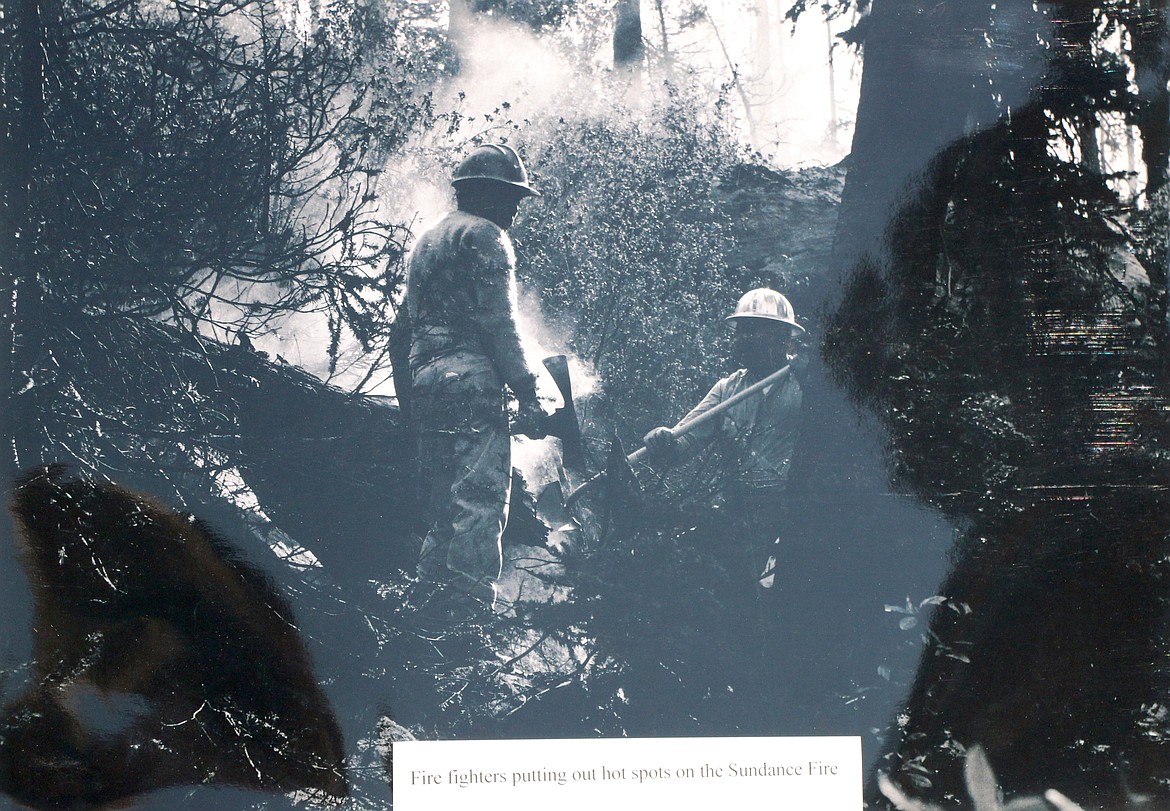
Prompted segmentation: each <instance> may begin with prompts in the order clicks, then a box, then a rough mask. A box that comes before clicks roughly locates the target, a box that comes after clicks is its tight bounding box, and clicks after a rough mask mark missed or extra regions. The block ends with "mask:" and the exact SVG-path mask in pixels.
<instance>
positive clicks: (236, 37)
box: [0, 0, 426, 344]
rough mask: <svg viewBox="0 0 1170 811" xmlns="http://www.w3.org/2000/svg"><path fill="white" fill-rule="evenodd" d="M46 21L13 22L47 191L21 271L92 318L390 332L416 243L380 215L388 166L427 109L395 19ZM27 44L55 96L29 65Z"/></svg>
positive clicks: (37, 198) (239, 1)
mask: <svg viewBox="0 0 1170 811" xmlns="http://www.w3.org/2000/svg"><path fill="white" fill-rule="evenodd" d="M39 12H40V13H39V14H38V15H33V14H32V13H31V12H29V13H25V14H12V15H6V16H5V18H4V23H3V28H2V29H0V38H2V39H3V42H4V52H5V54H7V55H8V56H7V57H6V60H5V64H4V85H5V87H6V88H7V91H8V94H9V96H10V98H11V99H13V102H14V103H13V105H12V108H11V110H12V111H13V112H14V113H15V115H14V116H13V118H11V119H10V127H9V129H8V139H9V142H10V143H11V142H15V141H19V140H20V139H22V138H25V139H28V140H29V143H28V144H25V145H23V146H25V147H26V148H27V154H28V165H27V166H26V167H25V169H26V171H27V174H28V176H29V177H31V178H33V179H34V180H33V185H32V188H31V194H30V196H29V205H28V208H27V210H26V211H24V212H17V213H18V214H20V213H23V215H24V222H14V223H13V227H14V228H16V229H19V230H21V231H22V232H23V236H22V239H24V240H25V244H26V245H27V246H28V247H27V248H26V249H25V250H26V252H27V255H28V256H29V257H30V258H31V259H32V262H31V263H30V264H29V265H27V266H21V267H12V266H11V265H7V263H6V265H7V266H6V267H5V271H6V272H7V273H10V274H18V275H20V276H21V277H22V278H24V279H26V280H29V283H30V284H35V286H36V287H38V288H40V289H41V290H42V291H43V295H44V296H45V297H46V298H47V299H49V300H51V301H53V302H56V303H58V304H61V303H66V302H67V303H69V304H70V306H75V307H78V308H80V309H82V310H83V311H85V312H90V313H131V314H137V315H141V316H146V317H165V318H169V319H174V320H176V321H178V322H181V323H186V324H188V325H190V326H192V327H194V326H197V325H198V326H201V327H202V328H203V329H207V328H209V327H221V328H231V329H232V330H233V331H242V332H245V333H247V332H251V331H254V330H257V329H260V328H262V327H263V325H264V324H265V323H266V322H267V321H268V319H270V318H271V317H272V316H273V315H274V314H278V313H283V312H286V311H289V310H294V309H295V310H301V311H304V310H310V309H316V310H321V311H323V312H326V313H327V314H328V315H329V317H330V320H331V324H332V326H333V333H334V340H335V341H336V340H337V337H338V333H339V331H340V330H341V328H342V325H348V326H349V327H351V328H352V329H353V330H354V332H355V334H356V335H357V337H358V338H359V339H361V340H362V341H363V343H367V344H368V343H370V342H373V341H374V340H376V336H377V333H378V330H379V325H380V324H383V323H384V321H385V315H386V314H385V312H384V308H385V302H386V296H385V291H386V289H387V286H388V285H389V284H391V283H393V280H394V278H395V274H396V273H399V272H400V270H399V268H400V262H399V259H400V255H401V243H402V240H403V233H402V231H401V229H398V228H396V227H394V226H393V225H391V224H388V223H385V222H382V221H381V220H380V219H379V217H378V216H377V211H376V208H375V206H374V205H373V203H374V194H373V181H374V180H375V178H376V175H377V159H378V158H379V156H380V155H383V154H384V149H385V147H386V146H387V145H392V144H393V140H392V138H391V137H390V133H391V132H398V133H399V135H398V137H399V138H401V134H400V133H401V132H402V131H405V130H406V129H407V128H409V126H411V125H413V124H414V123H416V122H417V121H418V120H420V118H422V117H423V116H425V114H426V110H425V104H423V103H422V101H421V100H419V99H416V98H415V96H414V89H413V87H412V86H411V84H410V80H411V79H414V78H417V76H411V75H410V74H409V69H410V68H412V67H414V66H415V65H416V64H417V62H411V61H410V59H409V58H404V57H403V55H401V54H399V53H398V49H397V46H396V44H395V39H396V36H395V29H396V26H397V24H396V23H394V22H393V21H392V20H390V19H389V18H387V17H386V16H385V14H384V13H383V14H381V15H379V14H378V13H377V10H376V9H375V8H372V7H369V8H362V9H353V8H346V7H344V6H342V5H340V4H339V5H336V6H331V7H330V8H328V9H327V10H326V11H325V12H324V14H325V16H324V17H323V18H321V19H309V18H307V17H305V16H304V15H303V14H301V13H300V12H297V11H296V10H295V9H293V8H292V7H291V6H288V5H284V4H282V3H279V2H276V0H220V1H219V2H215V3H212V4H200V5H197V6H190V5H188V4H186V3H182V2H174V3H151V2H97V3H89V2H85V0H65V2H63V3H62V4H60V5H53V4H47V3H46V4H40V5H39ZM17 46H20V47H17ZM29 49H41V50H42V51H43V54H44V56H43V64H42V65H41V66H40V69H41V71H42V73H43V77H44V82H43V86H40V87H37V86H32V83H31V81H30V79H29V78H28V76H27V75H23V76H22V74H20V72H19V70H18V68H20V67H21V66H22V65H23V64H24V63H22V62H19V61H18V59H17V57H21V58H22V59H24V60H27V59H28V52H29ZM416 58H417V57H416ZM393 70H397V71H398V75H397V76H394V75H392V73H391V71H393ZM22 117H23V118H22ZM22 120H24V121H25V122H26V123H27V122H30V121H31V123H30V124H28V125H27V126H25V127H23V128H21V127H20V126H17V123H19V122H20V121H22ZM18 146H21V145H20V144H18ZM16 191H17V189H14V188H12V186H7V187H6V189H5V195H6V197H10V196H12V195H15V194H16ZM34 279H35V280H36V281H35V283H34V282H33V281H32V280H34ZM30 316H31V313H30ZM18 317H19V314H18Z"/></svg>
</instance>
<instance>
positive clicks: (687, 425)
mask: <svg viewBox="0 0 1170 811" xmlns="http://www.w3.org/2000/svg"><path fill="white" fill-rule="evenodd" d="M791 369H792V365H791V364H789V365H786V366H784V367H783V368H781V369H777V370H776V371H774V372H772V374H770V375H768V376H767V377H765V378H764V379H763V380H758V381H756V382H755V383H752V384H751V385H750V386H748V387H747V388H746V389H744V390H743V391H740V392H736V393H735V394H733V395H731V396H730V397H728V398H727V399H726V400H724V401H723V402H722V403H720V404H719V405H717V406H714V407H712V408H710V409H709V410H707V411H704V412H703V413H702V414H700V415H699V416H697V417H695V418H694V419H693V420H691V421H689V422H682V423H679V424H677V425H675V426H674V427H673V428H671V429H670V434H671V436H673V437H674V438H675V439H678V438H679V437H680V436H683V435H684V434H689V433H690V432H691V431H693V430H695V429H696V428H698V427H699V426H700V425H703V424H704V423H708V422H710V421H711V420H713V419H715V418H716V417H718V416H719V415H720V414H722V413H723V412H724V411H726V410H727V409H729V408H731V407H732V406H733V405H737V404H738V403H742V402H743V401H744V400H746V399H747V398H749V397H754V396H755V395H756V394H758V393H759V392H761V391H763V390H764V389H766V388H768V386H771V385H772V384H773V383H779V382H780V381H781V380H783V379H784V377H785V376H786V375H787V374H788V372H789V370H791ZM648 452H649V451H648V450H647V449H646V448H639V449H638V450H636V451H634V452H633V453H631V454H630V455H629V456H627V457H626V461H627V462H630V463H631V464H633V463H634V462H637V461H638V460H639V459H641V458H642V457H643V456H645V455H646V454H647V453H648Z"/></svg>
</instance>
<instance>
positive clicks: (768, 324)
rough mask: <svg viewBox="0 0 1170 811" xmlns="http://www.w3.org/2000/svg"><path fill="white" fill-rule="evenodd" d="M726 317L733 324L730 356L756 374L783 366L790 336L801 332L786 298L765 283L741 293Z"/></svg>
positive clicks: (789, 346)
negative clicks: (762, 285)
mask: <svg viewBox="0 0 1170 811" xmlns="http://www.w3.org/2000/svg"><path fill="white" fill-rule="evenodd" d="M727 320H728V321H731V322H732V323H733V324H735V338H734V342H733V344H732V359H733V360H734V361H735V362H736V363H737V364H739V365H740V366H741V367H743V368H745V369H747V370H748V373H749V374H750V375H751V376H752V377H757V378H758V377H764V376H765V375H769V374H771V373H772V372H774V371H776V370H777V369H779V368H781V367H782V366H784V365H785V364H786V363H787V362H788V354H789V352H790V351H791V349H792V339H793V338H794V337H795V336H796V335H797V334H798V333H801V332H804V327H802V326H800V324H798V323H796V312H795V311H794V310H793V309H792V305H791V304H790V303H789V301H788V299H786V298H785V297H784V296H782V295H781V294H780V293H777V292H776V291H775V290H772V289H770V288H767V287H758V288H756V289H755V290H749V291H748V292H747V293H745V294H744V295H743V296H741V297H740V299H739V302H738V303H737V304H736V306H735V312H733V313H732V314H731V315H729V316H727Z"/></svg>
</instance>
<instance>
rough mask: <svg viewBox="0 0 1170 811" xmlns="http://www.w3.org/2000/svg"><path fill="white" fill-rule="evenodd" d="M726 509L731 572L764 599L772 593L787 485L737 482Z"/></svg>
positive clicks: (729, 493)
mask: <svg viewBox="0 0 1170 811" xmlns="http://www.w3.org/2000/svg"><path fill="white" fill-rule="evenodd" d="M723 506H724V509H726V510H727V514H728V515H729V516H730V517H731V530H732V532H731V534H732V537H731V539H730V543H729V547H730V548H729V550H728V556H729V560H730V563H731V565H730V566H729V570H730V572H731V573H732V574H733V575H734V576H735V577H737V578H738V577H743V578H744V579H745V581H746V582H747V583H750V584H752V585H751V587H752V590H753V591H757V592H760V594H761V596H764V595H766V594H770V593H771V589H772V587H773V583H774V580H775V577H774V575H775V571H774V567H775V563H776V559H777V554H776V553H777V549H778V546H779V537H780V534H781V529H782V525H783V521H784V510H785V488H784V486H783V485H781V486H766V487H753V486H751V485H748V484H743V483H738V482H737V483H736V484H734V485H732V486H731V487H729V488H728V489H727V492H726V494H725V497H724V504H723Z"/></svg>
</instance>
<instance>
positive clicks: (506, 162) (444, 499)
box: [405, 144, 545, 619]
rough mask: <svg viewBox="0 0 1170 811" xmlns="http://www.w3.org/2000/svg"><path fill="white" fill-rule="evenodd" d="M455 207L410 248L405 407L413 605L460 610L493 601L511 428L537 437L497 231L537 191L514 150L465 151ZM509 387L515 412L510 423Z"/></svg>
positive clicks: (536, 409) (533, 399) (504, 245)
mask: <svg viewBox="0 0 1170 811" xmlns="http://www.w3.org/2000/svg"><path fill="white" fill-rule="evenodd" d="M451 183H452V185H453V186H454V188H455V197H456V200H457V210H455V211H452V212H450V213H448V214H447V215H446V216H445V217H444V218H443V219H442V220H441V221H439V222H438V223H437V224H436V225H435V226H434V227H433V228H431V229H429V230H428V231H426V233H424V234H422V236H420V237H419V240H418V243H417V244H416V246H415V248H414V250H413V252H412V253H411V256H410V259H409V264H408V271H407V284H406V298H405V311H406V313H407V316H408V319H409V336H410V353H409V366H410V377H411V394H410V399H411V413H412V419H413V422H414V426H415V428H416V430H417V434H418V461H419V468H420V477H419V482H420V485H421V486H422V490H423V492H422V503H423V504H424V505H425V506H424V510H425V520H426V523H427V529H426V535H425V537H424V539H423V541H422V548H421V552H420V557H419V566H418V573H419V577H420V584H421V585H422V586H423V592H422V593H423V596H422V597H421V598H420V599H419V600H418V602H419V603H421V604H422V606H421V608H422V609H423V610H429V611H431V613H437V614H443V613H444V612H446V613H447V615H449V618H451V619H458V618H460V617H461V616H470V615H471V614H472V613H474V612H475V611H476V610H478V609H479V608H481V607H490V606H492V605H493V603H494V600H495V586H496V580H497V579H498V578H499V576H500V571H501V567H502V563H503V557H502V552H501V547H500V538H501V536H502V535H503V532H504V527H505V525H506V523H507V520H508V499H509V491H510V487H511V472H512V463H511V440H510V436H509V434H510V433H523V434H527V435H528V436H530V437H534V438H540V437H542V436H543V435H544V434H543V430H542V426H543V425H544V423H545V414H544V411H543V410H542V408H541V406H540V404H539V402H538V400H537V396H536V377H535V375H534V374H533V372H532V370H531V369H530V368H529V367H528V364H527V363H526V362H525V359H524V353H523V351H522V350H521V347H520V336H519V333H518V330H517V327H516V275H515V267H516V260H515V254H514V252H513V249H512V242H511V240H510V239H509V237H508V234H507V230H508V228H509V227H511V225H512V223H513V220H514V219H515V216H516V213H517V211H518V208H519V205H520V202H521V201H522V200H523V199H524V198H526V197H529V196H531V195H535V194H537V192H536V190H535V189H533V188H532V186H531V185H530V183H529V179H528V173H527V171H526V170H525V168H524V164H523V162H522V161H521V160H520V156H519V155H517V153H516V151H515V150H514V149H512V148H511V147H509V146H505V145H502V144H485V145H483V146H479V147H476V148H475V149H473V150H472V151H471V152H470V153H469V154H468V155H467V156H466V157H465V158H464V159H463V161H462V162H461V163H460V164H459V166H458V167H457V168H456V170H455V172H454V175H453V177H452V180H451ZM509 394H510V395H511V397H513V398H515V400H516V402H517V403H518V406H519V408H518V413H517V414H516V417H515V419H514V421H513V423H512V425H511V429H509V409H508V404H509Z"/></svg>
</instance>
